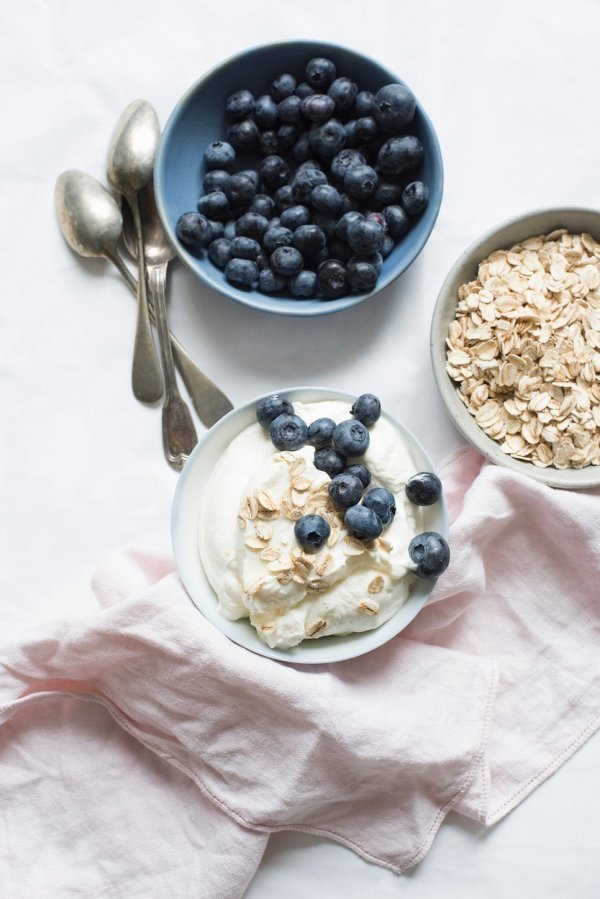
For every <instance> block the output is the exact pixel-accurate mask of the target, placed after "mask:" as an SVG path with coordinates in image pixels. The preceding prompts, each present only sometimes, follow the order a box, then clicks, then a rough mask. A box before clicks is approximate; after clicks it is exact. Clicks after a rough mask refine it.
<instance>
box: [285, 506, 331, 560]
mask: <svg viewBox="0 0 600 899" xmlns="http://www.w3.org/2000/svg"><path fill="white" fill-rule="evenodd" d="M330 534H331V527H330V525H329V524H328V522H326V521H325V519H324V518H323V517H322V516H321V515H303V516H302V518H299V519H298V521H297V522H296V523H295V525H294V535H295V537H296V540H297V541H298V543H299V544H300V546H301V547H302V549H303V550H304V551H305V552H307V553H316V552H317V550H319V549H321V547H322V546H323V544H324V543H325V542H326V540H327V538H328V537H329V535H330Z"/></svg>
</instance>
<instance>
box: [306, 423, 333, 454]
mask: <svg viewBox="0 0 600 899" xmlns="http://www.w3.org/2000/svg"><path fill="white" fill-rule="evenodd" d="M334 428H335V422H334V420H333V418H317V419H316V421H313V422H312V424H310V425H309V426H308V440H307V441H306V442H307V443H310V445H311V446H314V447H315V448H316V449H321V447H323V446H329V445H330V444H331V438H332V437H333V430H334Z"/></svg>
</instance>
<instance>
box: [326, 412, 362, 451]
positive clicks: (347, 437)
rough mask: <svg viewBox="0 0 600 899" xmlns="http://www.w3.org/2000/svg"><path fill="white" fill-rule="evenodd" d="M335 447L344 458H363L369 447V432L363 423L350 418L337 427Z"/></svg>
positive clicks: (334, 439)
mask: <svg viewBox="0 0 600 899" xmlns="http://www.w3.org/2000/svg"><path fill="white" fill-rule="evenodd" d="M333 445H334V446H335V448H336V449H337V450H339V451H340V453H343V454H344V456H362V455H363V454H364V453H366V451H367V449H368V446H369V432H368V431H367V429H366V428H365V426H364V424H363V423H362V422H360V421H357V420H356V419H354V418H349V419H347V421H342V422H340V423H339V425H336V426H335V429H334V432H333Z"/></svg>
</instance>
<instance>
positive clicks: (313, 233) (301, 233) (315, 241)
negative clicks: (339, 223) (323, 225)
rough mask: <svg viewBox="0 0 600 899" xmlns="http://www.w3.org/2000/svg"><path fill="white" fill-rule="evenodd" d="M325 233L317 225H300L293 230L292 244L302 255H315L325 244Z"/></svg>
mask: <svg viewBox="0 0 600 899" xmlns="http://www.w3.org/2000/svg"><path fill="white" fill-rule="evenodd" d="M326 243H327V242H326V240H325V235H324V234H323V232H322V231H321V229H320V228H319V226H318V225H300V226H299V227H298V228H296V230H295V231H294V237H293V239H292V246H293V247H296V249H297V250H299V251H300V252H301V253H302V255H303V256H317V255H318V254H319V253H320V252H321V250H322V249H323V248H324V247H325V245H326Z"/></svg>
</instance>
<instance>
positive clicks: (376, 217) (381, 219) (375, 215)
mask: <svg viewBox="0 0 600 899" xmlns="http://www.w3.org/2000/svg"><path fill="white" fill-rule="evenodd" d="M366 219H367V221H368V222H376V224H378V225H379V226H380V227H381V228H383V231H384V234H385V233H386V232H387V222H386V220H385V216H384V215H383V213H382V212H370V213H369V214H368V215H367V216H366Z"/></svg>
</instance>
